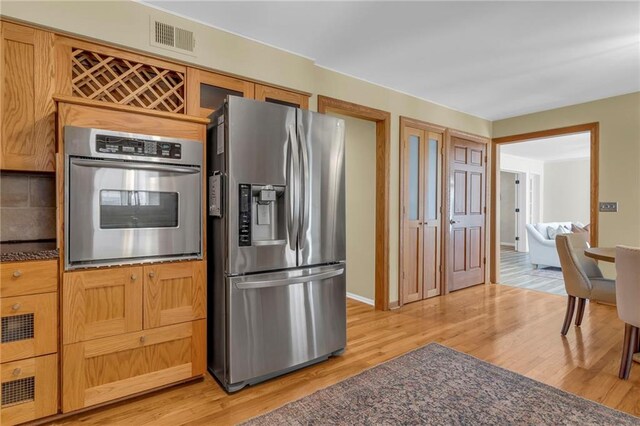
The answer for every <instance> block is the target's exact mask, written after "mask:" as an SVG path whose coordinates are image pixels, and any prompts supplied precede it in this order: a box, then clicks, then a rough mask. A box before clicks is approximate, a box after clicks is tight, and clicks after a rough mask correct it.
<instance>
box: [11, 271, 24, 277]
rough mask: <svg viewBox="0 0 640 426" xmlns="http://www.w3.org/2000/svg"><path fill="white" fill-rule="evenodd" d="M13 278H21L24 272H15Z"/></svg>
mask: <svg viewBox="0 0 640 426" xmlns="http://www.w3.org/2000/svg"><path fill="white" fill-rule="evenodd" d="M13 276H14V277H16V278H18V277H21V276H22V271H21V270H17V271H15V272H14V273H13Z"/></svg>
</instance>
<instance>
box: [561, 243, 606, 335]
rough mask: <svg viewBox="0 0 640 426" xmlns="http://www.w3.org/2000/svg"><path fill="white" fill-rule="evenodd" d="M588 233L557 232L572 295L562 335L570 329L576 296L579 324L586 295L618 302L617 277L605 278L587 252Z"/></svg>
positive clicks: (566, 277)
mask: <svg viewBox="0 0 640 426" xmlns="http://www.w3.org/2000/svg"><path fill="white" fill-rule="evenodd" d="M586 235H587V234H584V233H574V234H563V235H558V236H556V249H557V250H558V256H559V257H560V265H561V267H562V276H563V278H564V287H565V289H566V290H567V295H568V296H569V298H568V300H567V312H566V314H565V316H564V324H562V330H561V333H562V335H563V336H564V335H566V334H567V332H568V331H569V326H570V325H571V320H572V319H573V312H574V310H575V307H576V299H578V312H577V313H576V326H577V327H579V326H580V325H581V324H582V318H583V317H584V308H585V303H586V301H587V299H589V300H592V301H598V302H604V303H610V304H612V305H614V304H615V303H616V282H615V280H610V279H607V278H604V277H603V276H602V271H600V268H598V264H597V263H596V261H595V260H593V259H590V258H588V257H587V256H585V254H584V249H585V248H588V247H589V244H588V243H587V238H586Z"/></svg>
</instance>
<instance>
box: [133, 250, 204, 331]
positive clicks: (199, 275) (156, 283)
mask: <svg viewBox="0 0 640 426" xmlns="http://www.w3.org/2000/svg"><path fill="white" fill-rule="evenodd" d="M204 268H205V264H204V262H185V263H175V264H158V265H152V266H145V267H144V272H145V276H144V281H145V282H144V328H152V327H160V326H164V325H169V324H177V323H181V322H185V321H192V320H195V319H200V318H204V317H205V315H206V306H205V305H206V303H207V299H206V295H205V294H206V293H205V288H206V281H205V273H204Z"/></svg>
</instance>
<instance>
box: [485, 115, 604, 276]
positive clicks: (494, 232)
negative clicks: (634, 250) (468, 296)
mask: <svg viewBox="0 0 640 426" xmlns="http://www.w3.org/2000/svg"><path fill="white" fill-rule="evenodd" d="M584 132H589V134H590V138H589V139H590V145H591V147H590V151H591V155H590V158H589V167H590V179H589V185H590V197H591V200H590V207H589V209H590V220H591V224H590V227H591V234H590V243H591V246H593V247H597V246H598V233H599V227H598V222H599V217H598V198H599V193H600V188H599V182H600V167H599V164H600V157H599V155H600V123H599V122H592V123H585V124H578V125H575V126H567V127H558V128H555V129H548V130H539V131H536V132H528V133H520V134H517V135H511V136H502V137H499V138H493V139H492V140H491V212H492V214H491V242H490V245H491V248H490V256H489V258H490V263H491V265H490V281H491V282H492V283H497V282H499V281H500V250H499V246H500V243H499V241H498V240H499V238H498V234H499V233H500V230H499V228H498V227H497V226H496V224H497V220H498V217H499V214H496V213H497V208H498V199H497V196H496V194H498V193H499V191H500V183H499V180H498V179H497V176H498V172H499V171H500V158H498V146H500V145H506V144H511V143H518V142H524V141H527V140H531V139H544V138H550V137H554V136H563V135H569V134H573V133H584Z"/></svg>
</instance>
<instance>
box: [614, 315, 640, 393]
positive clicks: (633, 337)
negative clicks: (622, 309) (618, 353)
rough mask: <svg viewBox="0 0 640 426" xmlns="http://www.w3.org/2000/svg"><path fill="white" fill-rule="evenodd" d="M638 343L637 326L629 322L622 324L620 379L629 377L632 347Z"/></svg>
mask: <svg viewBox="0 0 640 426" xmlns="http://www.w3.org/2000/svg"><path fill="white" fill-rule="evenodd" d="M637 345H638V327H634V326H632V325H631V324H625V325H624V344H623V346H622V359H621V360H620V371H619V373H618V377H619V378H621V379H622V380H627V379H628V378H629V373H630V372H631V365H632V364H633V352H634V348H635V347H636V346H637Z"/></svg>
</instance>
